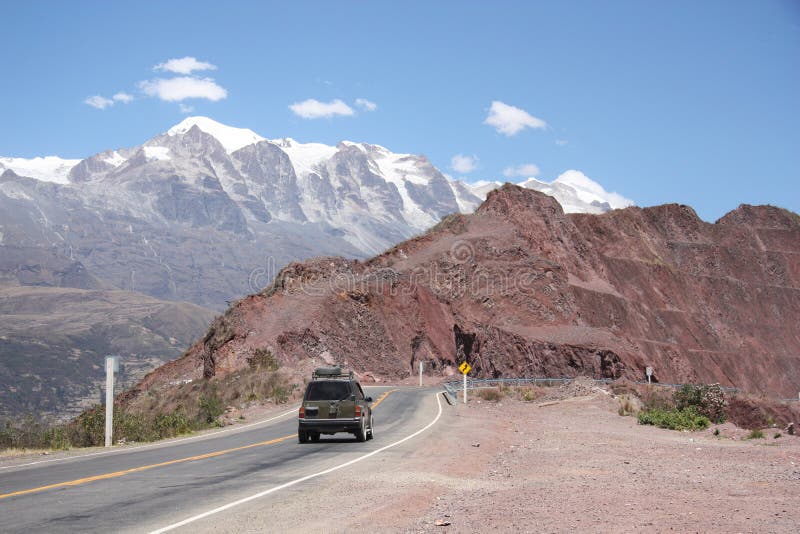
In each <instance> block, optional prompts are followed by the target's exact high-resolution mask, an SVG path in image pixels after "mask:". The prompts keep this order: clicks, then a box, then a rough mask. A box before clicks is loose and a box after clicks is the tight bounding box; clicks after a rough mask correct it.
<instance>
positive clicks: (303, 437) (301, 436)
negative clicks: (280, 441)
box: [297, 430, 308, 443]
mask: <svg viewBox="0 0 800 534" xmlns="http://www.w3.org/2000/svg"><path fill="white" fill-rule="evenodd" d="M297 441H298V443H308V433H306V431H305V430H298V431H297Z"/></svg>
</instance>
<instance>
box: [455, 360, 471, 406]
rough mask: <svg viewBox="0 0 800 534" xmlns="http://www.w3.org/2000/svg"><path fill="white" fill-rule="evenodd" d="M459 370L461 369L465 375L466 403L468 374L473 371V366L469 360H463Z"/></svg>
mask: <svg viewBox="0 0 800 534" xmlns="http://www.w3.org/2000/svg"><path fill="white" fill-rule="evenodd" d="M458 370H459V371H461V374H463V375H464V404H466V403H467V374H468V373H469V372H470V371H472V366H471V365H470V364H468V363H467V362H461V365H459V366H458Z"/></svg>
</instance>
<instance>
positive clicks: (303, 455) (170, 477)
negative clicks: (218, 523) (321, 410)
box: [0, 387, 438, 532]
mask: <svg viewBox="0 0 800 534" xmlns="http://www.w3.org/2000/svg"><path fill="white" fill-rule="evenodd" d="M435 391H436V390H433V389H418V388H399V389H395V388H390V387H382V388H377V387H375V388H368V391H367V394H368V395H371V396H372V397H373V398H375V399H376V406H375V409H374V412H373V414H374V422H375V439H373V440H371V441H367V442H364V443H358V442H356V441H355V439H354V438H353V436H350V435H348V434H336V435H334V436H323V438H322V440H321V441H320V442H319V443H308V444H303V445H300V444H299V443H298V442H297V436H296V433H297V419H296V415H295V414H296V411H294V410H293V411H292V413H291V414H289V415H286V416H285V417H281V418H278V419H276V420H273V421H270V422H266V423H264V424H262V425H255V426H253V427H252V428H247V429H242V430H241V431H231V432H224V433H221V434H219V435H216V436H215V435H210V436H207V437H201V438H199V439H190V440H184V441H180V442H177V443H173V444H165V445H158V446H152V447H146V448H134V449H128V450H124V449H123V450H120V451H118V452H117V451H115V452H113V453H110V454H101V455H95V456H86V457H74V458H65V459H60V460H56V461H52V462H47V463H40V464H35V465H27V466H24V465H23V466H17V467H11V468H5V469H0V532H110V531H114V532H119V531H126V532H127V531H130V532H151V531H154V530H158V529H161V528H164V527H167V526H170V525H174V524H176V523H178V522H181V521H184V520H186V519H187V518H193V517H196V516H197V515H200V514H203V513H207V512H208V511H210V510H214V509H216V508H218V507H221V506H225V505H229V504H231V503H233V502H235V501H238V500H241V499H247V498H250V497H253V496H254V495H257V494H259V493H264V492H265V491H269V490H270V489H272V490H274V491H275V493H272V494H270V495H265V496H262V497H258V498H259V499H270V498H272V495H277V494H278V492H279V491H280V490H282V489H283V488H281V486H283V485H285V484H287V483H291V482H293V481H296V480H297V479H299V478H302V477H306V476H309V475H319V476H326V477H335V476H336V472H335V471H333V472H329V473H322V472H324V471H326V470H329V469H331V468H335V467H337V466H339V465H341V464H343V463H346V462H349V461H352V460H356V459H358V458H360V457H362V456H364V455H366V454H369V453H371V452H374V451H378V452H376V453H375V454H374V455H372V456H370V457H368V458H365V459H364V461H365V462H374V463H375V465H376V467H378V466H379V465H380V461H381V456H380V454H381V452H382V451H381V449H382V448H384V447H386V446H387V445H391V444H393V443H396V442H397V441H399V440H402V439H404V438H406V437H408V436H409V435H411V434H414V433H415V432H417V431H418V430H420V429H422V428H424V427H425V426H426V425H427V424H429V423H431V422H432V421H433V420H434V418H436V417H437V410H438V402H437V399H436V396H435ZM385 393H388V395H386V396H385V397H384V398H383V399H381V396H382V395H383V394H385ZM424 439H425V434H424V433H422V434H420V435H419V436H415V437H414V438H412V439H410V440H408V441H406V442H404V443H402V444H399V445H398V446H400V447H414V446H418V445H419V444H420V443H422V442H424ZM359 461H360V460H359ZM344 468H345V469H346V467H344ZM313 486H314V479H313V478H310V479H308V480H302V481H300V482H297V483H296V484H294V485H292V486H291V488H292V494H293V495H295V496H296V498H302V495H303V491H304V490H313ZM284 497H285V495H284ZM204 520H206V519H198V520H197V524H202V521H204ZM190 527H191V525H187V526H184V527H183V530H185V531H188V530H190Z"/></svg>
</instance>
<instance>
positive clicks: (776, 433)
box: [772, 432, 783, 439]
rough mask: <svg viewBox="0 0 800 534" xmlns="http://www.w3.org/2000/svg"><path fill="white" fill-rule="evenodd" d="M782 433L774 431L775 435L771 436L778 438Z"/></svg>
mask: <svg viewBox="0 0 800 534" xmlns="http://www.w3.org/2000/svg"><path fill="white" fill-rule="evenodd" d="M782 435H783V434H781V433H780V432H775V435H774V436H772V437H773V438H775V439H778V438H779V437H781V436H782Z"/></svg>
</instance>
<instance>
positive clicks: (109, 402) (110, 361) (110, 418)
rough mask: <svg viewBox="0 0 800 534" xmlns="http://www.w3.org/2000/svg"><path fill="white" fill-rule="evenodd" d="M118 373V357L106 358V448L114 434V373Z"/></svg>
mask: <svg viewBox="0 0 800 534" xmlns="http://www.w3.org/2000/svg"><path fill="white" fill-rule="evenodd" d="M116 371H119V356H106V447H110V446H111V444H112V442H113V440H112V438H113V433H114V372H116Z"/></svg>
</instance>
